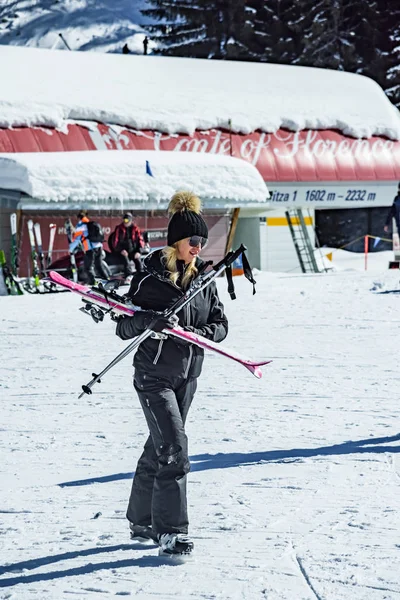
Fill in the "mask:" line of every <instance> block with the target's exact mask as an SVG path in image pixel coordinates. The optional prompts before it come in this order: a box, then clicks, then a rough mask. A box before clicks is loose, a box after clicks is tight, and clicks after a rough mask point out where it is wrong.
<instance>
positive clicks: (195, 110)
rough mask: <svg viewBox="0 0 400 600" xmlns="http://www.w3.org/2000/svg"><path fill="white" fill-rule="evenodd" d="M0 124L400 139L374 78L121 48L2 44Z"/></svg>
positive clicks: (398, 120)
mask: <svg viewBox="0 0 400 600" xmlns="http://www.w3.org/2000/svg"><path fill="white" fill-rule="evenodd" d="M0 81H1V82H2V86H1V90H0V127H5V128H7V127H13V126H35V125H36V126H49V127H56V128H58V129H60V130H63V131H65V130H66V128H67V126H68V124H69V123H71V122H84V123H86V124H87V126H89V127H90V126H93V122H103V123H108V124H116V125H120V126H124V127H131V128H133V129H138V130H142V129H150V130H153V131H154V130H155V131H162V132H167V133H170V134H174V133H178V132H180V133H189V134H192V133H193V132H194V131H195V130H208V129H212V128H217V129H219V128H225V129H227V130H231V131H233V132H240V133H245V134H246V133H251V132H253V131H257V130H260V131H265V132H275V131H277V130H278V129H280V128H286V129H289V130H290V131H298V130H302V129H337V130H339V131H341V132H342V133H344V134H345V135H350V136H354V137H371V136H373V135H382V136H386V137H388V138H390V139H400V117H399V112H398V111H397V109H396V108H395V107H394V106H393V105H392V104H391V103H390V101H389V99H388V98H387V97H386V95H385V94H384V92H383V90H382V89H381V88H380V87H379V86H378V85H377V84H376V83H375V82H373V81H372V80H371V79H368V78H366V77H362V76H360V75H355V74H352V73H345V72H339V71H329V70H326V69H315V68H310V67H292V66H287V65H273V64H266V63H246V62H234V61H214V60H205V59H204V60H203V59H188V58H176V57H162V56H137V55H132V56H124V55H121V54H119V55H116V54H100V53H97V52H68V51H63V50H53V51H50V50H44V49H40V48H23V47H18V46H1V45H0Z"/></svg>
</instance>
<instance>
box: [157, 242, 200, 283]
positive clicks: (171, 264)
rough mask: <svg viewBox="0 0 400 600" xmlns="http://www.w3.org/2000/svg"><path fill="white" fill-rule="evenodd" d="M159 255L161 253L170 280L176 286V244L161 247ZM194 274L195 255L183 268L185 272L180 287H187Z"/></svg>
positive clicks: (177, 275) (195, 270)
mask: <svg viewBox="0 0 400 600" xmlns="http://www.w3.org/2000/svg"><path fill="white" fill-rule="evenodd" d="M161 255H162V260H163V263H164V265H165V267H166V269H167V271H168V276H169V279H170V281H171V282H172V283H173V284H174V285H176V286H177V285H178V284H177V281H178V278H179V275H180V273H179V271H178V267H177V264H176V263H177V260H178V248H177V245H176V244H174V245H173V246H165V248H163V249H162V251H161ZM196 275H197V268H196V257H194V258H193V260H192V262H190V263H189V264H188V266H187V268H186V269H185V273H184V275H183V278H182V282H181V288H182V289H183V290H185V289H186V288H188V287H189V284H190V282H191V280H192V279H193V278H194V277H195V276H196Z"/></svg>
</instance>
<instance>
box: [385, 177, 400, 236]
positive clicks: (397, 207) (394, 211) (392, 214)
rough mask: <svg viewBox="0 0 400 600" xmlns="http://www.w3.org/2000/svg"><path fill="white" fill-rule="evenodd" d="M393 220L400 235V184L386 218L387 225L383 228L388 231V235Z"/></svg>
mask: <svg viewBox="0 0 400 600" xmlns="http://www.w3.org/2000/svg"><path fill="white" fill-rule="evenodd" d="M392 219H394V220H395V221H396V227H397V232H398V234H399V235H400V183H399V184H398V186H397V194H396V196H395V198H394V200H393V204H392V206H391V207H390V210H389V212H388V215H387V217H386V223H385V226H384V228H383V230H384V231H386V233H387V232H388V231H389V230H390V229H391V227H392Z"/></svg>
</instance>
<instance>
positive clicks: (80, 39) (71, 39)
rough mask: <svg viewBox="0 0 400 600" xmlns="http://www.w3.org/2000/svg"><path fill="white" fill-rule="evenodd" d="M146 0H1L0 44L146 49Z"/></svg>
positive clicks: (105, 50) (133, 50)
mask: <svg viewBox="0 0 400 600" xmlns="http://www.w3.org/2000/svg"><path fill="white" fill-rule="evenodd" d="M146 6H147V2H146V0H118V1H117V2H115V0H96V1H95V2H93V0H2V1H1V2H0V44H12V45H15V46H33V47H39V48H59V49H62V48H65V47H66V46H65V44H64V43H63V41H62V38H61V37H60V35H59V34H62V36H63V38H64V39H65V40H66V42H67V44H68V46H69V47H70V48H71V49H72V50H94V51H98V52H121V51H122V47H123V46H124V44H128V47H129V49H130V50H131V52H134V53H140V54H141V53H142V52H143V44H142V42H143V39H144V37H145V35H146V34H145V31H144V30H143V28H142V26H143V25H146V24H149V23H150V22H151V20H150V19H149V17H145V16H144V15H143V14H142V12H141V10H143V9H144V8H146Z"/></svg>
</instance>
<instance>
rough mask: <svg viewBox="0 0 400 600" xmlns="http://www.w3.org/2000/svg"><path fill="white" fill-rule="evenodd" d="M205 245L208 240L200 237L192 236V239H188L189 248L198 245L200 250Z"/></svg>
mask: <svg viewBox="0 0 400 600" xmlns="http://www.w3.org/2000/svg"><path fill="white" fill-rule="evenodd" d="M207 243H208V239H207V238H205V237H202V236H201V235H192V237H191V238H189V246H192V248H196V247H197V246H200V245H201V247H202V248H205V247H206V246H207Z"/></svg>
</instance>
